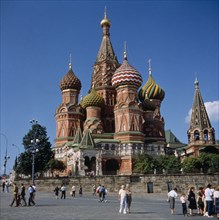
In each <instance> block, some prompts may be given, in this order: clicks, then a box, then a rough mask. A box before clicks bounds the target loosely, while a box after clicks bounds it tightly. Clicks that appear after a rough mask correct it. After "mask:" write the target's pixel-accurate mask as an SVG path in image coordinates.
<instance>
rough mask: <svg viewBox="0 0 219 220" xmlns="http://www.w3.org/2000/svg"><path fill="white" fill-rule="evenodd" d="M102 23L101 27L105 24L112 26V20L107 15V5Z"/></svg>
mask: <svg viewBox="0 0 219 220" xmlns="http://www.w3.org/2000/svg"><path fill="white" fill-rule="evenodd" d="M100 25H101V27H103V26H108V27H110V20H109V19H108V18H107V16H106V6H105V9H104V19H103V20H102V21H101V22H100Z"/></svg>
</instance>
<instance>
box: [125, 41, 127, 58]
mask: <svg viewBox="0 0 219 220" xmlns="http://www.w3.org/2000/svg"><path fill="white" fill-rule="evenodd" d="M124 59H125V60H126V59H127V53H126V41H125V42H124Z"/></svg>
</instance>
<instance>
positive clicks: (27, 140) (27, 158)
mask: <svg viewBox="0 0 219 220" xmlns="http://www.w3.org/2000/svg"><path fill="white" fill-rule="evenodd" d="M34 139H35V140H36V139H38V140H39V143H36V145H35V147H36V149H37V150H38V151H36V152H35V154H34V157H35V169H34V171H35V173H37V172H39V173H42V172H44V171H46V169H47V163H48V161H49V160H50V159H51V156H52V150H51V143H50V142H49V138H48V137H47V131H46V128H45V127H42V126H41V125H39V124H34V125H32V129H30V130H29V132H28V133H27V134H26V135H25V136H24V137H23V146H24V149H25V151H24V152H23V153H21V155H20V156H19V158H18V164H17V167H16V170H15V171H16V172H17V173H18V174H24V175H31V174H32V161H33V153H34V145H33V143H32V142H31V140H34Z"/></svg>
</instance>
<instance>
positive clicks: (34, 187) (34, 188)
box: [32, 183, 36, 202]
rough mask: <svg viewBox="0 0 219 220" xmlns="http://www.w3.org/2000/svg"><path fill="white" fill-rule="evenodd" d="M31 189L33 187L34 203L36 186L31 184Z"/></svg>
mask: <svg viewBox="0 0 219 220" xmlns="http://www.w3.org/2000/svg"><path fill="white" fill-rule="evenodd" d="M32 187H33V200H34V202H35V199H36V185H35V183H33V185H32Z"/></svg>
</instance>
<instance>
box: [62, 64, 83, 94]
mask: <svg viewBox="0 0 219 220" xmlns="http://www.w3.org/2000/svg"><path fill="white" fill-rule="evenodd" d="M60 89H61V90H65V89H76V90H78V91H80V90H81V81H80V80H79V79H78V78H77V77H76V75H75V74H74V73H73V71H72V65H71V62H70V63H69V71H68V72H67V73H66V75H65V76H64V77H63V78H62V79H61V81H60Z"/></svg>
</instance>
